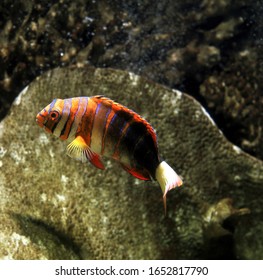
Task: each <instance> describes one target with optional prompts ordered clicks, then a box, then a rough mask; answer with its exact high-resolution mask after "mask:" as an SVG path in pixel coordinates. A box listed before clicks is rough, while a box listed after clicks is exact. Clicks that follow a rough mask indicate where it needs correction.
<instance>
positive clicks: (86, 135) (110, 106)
mask: <svg viewBox="0 0 263 280" xmlns="http://www.w3.org/2000/svg"><path fill="white" fill-rule="evenodd" d="M36 121H37V123H38V125H39V126H41V127H44V128H45V130H46V131H47V132H48V133H52V134H54V135H55V136H57V137H59V138H60V139H61V140H69V141H70V144H69V145H68V146H67V154H68V155H69V156H71V157H73V158H76V159H81V160H82V161H87V160H88V161H90V162H91V163H92V164H93V165H94V166H96V167H97V168H100V169H104V165H103V162H102V159H101V157H103V156H104V157H108V158H113V159H115V160H117V161H118V162H119V163H120V164H121V166H122V167H123V168H124V169H125V170H126V171H127V172H129V173H130V174H132V175H133V176H134V177H136V178H138V179H141V180H151V179H154V180H157V181H158V182H159V184H160V186H161V189H162V191H163V197H164V202H165V205H166V194H167V192H168V191H169V190H170V189H172V188H175V187H176V186H181V185H182V180H181V178H180V177H179V176H178V175H177V174H176V172H175V171H174V170H173V169H172V168H171V167H170V166H169V165H168V164H167V163H166V162H164V161H163V160H162V159H161V158H160V156H159V150H158V143H157V136H156V133H155V131H154V129H153V128H152V126H151V125H150V124H149V123H148V122H147V121H146V120H145V119H143V118H142V117H141V116H140V115H138V114H137V113H135V112H134V111H132V110H130V109H128V108H127V107H125V106H123V105H121V104H119V103H117V102H114V101H112V100H111V99H108V98H106V97H104V96H93V97H74V98H69V99H54V100H53V101H52V102H51V103H50V104H49V105H48V106H46V107H45V108H44V109H43V110H42V111H41V112H39V113H38V115H37V117H36Z"/></svg>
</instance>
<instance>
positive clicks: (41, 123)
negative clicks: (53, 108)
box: [36, 113, 46, 127]
mask: <svg viewBox="0 0 263 280" xmlns="http://www.w3.org/2000/svg"><path fill="white" fill-rule="evenodd" d="M36 123H37V124H38V125H39V126H40V127H43V126H44V124H45V123H46V118H45V116H43V115H42V114H41V113H39V114H37V116H36Z"/></svg>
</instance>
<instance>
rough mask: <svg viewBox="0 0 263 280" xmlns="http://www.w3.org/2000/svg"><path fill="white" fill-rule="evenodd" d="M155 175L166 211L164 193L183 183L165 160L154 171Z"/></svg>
mask: <svg viewBox="0 0 263 280" xmlns="http://www.w3.org/2000/svg"><path fill="white" fill-rule="evenodd" d="M155 177H156V179H157V181H158V183H159V184H160V186H161V189H162V192H163V203H164V209H165V213H166V194H167V192H168V191H170V190H172V189H174V188H176V187H180V186H181V185H182V184H183V181H182V179H181V178H180V177H179V176H178V175H177V174H176V172H175V171H174V170H173V169H172V167H171V166H169V165H168V164H167V163H166V162H165V161H162V162H161V163H160V164H159V165H158V167H157V169H156V172H155Z"/></svg>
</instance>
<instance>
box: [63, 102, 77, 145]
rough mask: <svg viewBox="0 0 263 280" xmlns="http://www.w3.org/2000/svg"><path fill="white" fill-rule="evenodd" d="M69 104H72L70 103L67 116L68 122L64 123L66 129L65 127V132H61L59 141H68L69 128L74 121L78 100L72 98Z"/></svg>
mask: <svg viewBox="0 0 263 280" xmlns="http://www.w3.org/2000/svg"><path fill="white" fill-rule="evenodd" d="M71 102H72V103H71V108H70V114H69V116H68V120H67V122H66V127H65V130H64V131H63V134H62V135H61V136H60V139H62V140H66V139H68V136H69V133H70V129H71V126H72V124H73V122H74V120H75V115H76V113H77V110H78V106H79V99H78V98H72V99H71Z"/></svg>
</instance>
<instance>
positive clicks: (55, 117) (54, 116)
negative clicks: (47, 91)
mask: <svg viewBox="0 0 263 280" xmlns="http://www.w3.org/2000/svg"><path fill="white" fill-rule="evenodd" d="M50 117H51V120H52V121H56V120H57V119H58V117H59V112H58V111H51V113H50Z"/></svg>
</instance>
